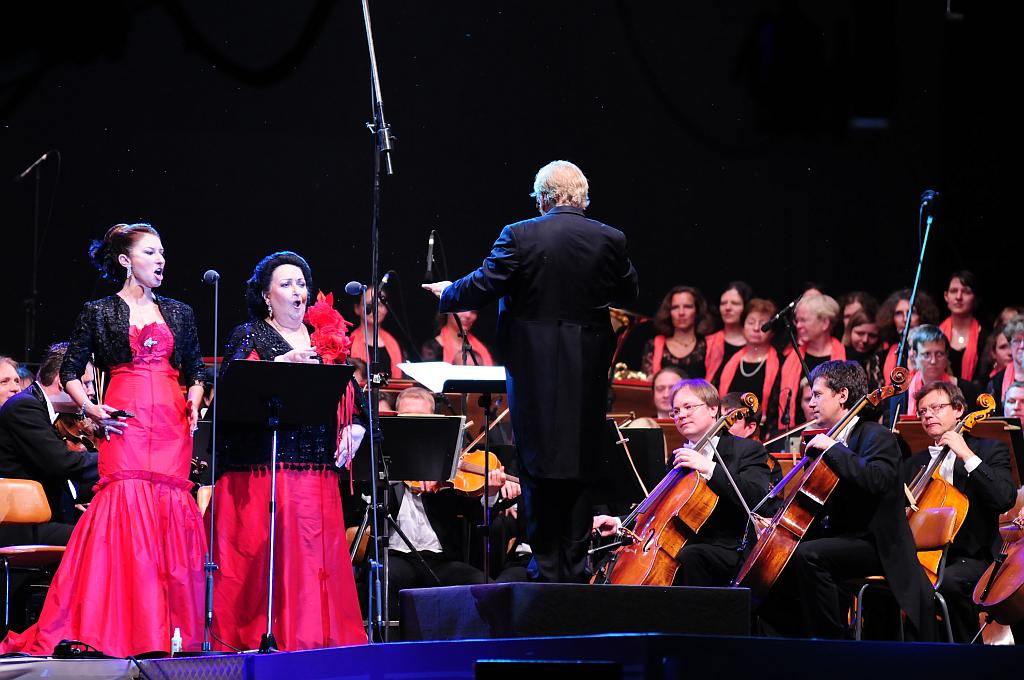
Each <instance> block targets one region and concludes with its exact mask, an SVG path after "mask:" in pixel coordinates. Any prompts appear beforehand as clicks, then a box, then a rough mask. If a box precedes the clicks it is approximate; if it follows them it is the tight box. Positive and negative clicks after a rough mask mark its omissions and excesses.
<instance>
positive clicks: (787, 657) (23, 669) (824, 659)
mask: <svg viewBox="0 0 1024 680" xmlns="http://www.w3.org/2000/svg"><path fill="white" fill-rule="evenodd" d="M545 662H547V663H545ZM1022 663H1024V648H1021V647H1008V646H983V645H973V646H971V645H952V644H938V643H934V644H915V643H897V642H866V641H865V642H852V641H840V642H837V641H825V640H781V639H775V638H758V637H725V636H701V635H664V634H626V635H624V634H614V635H587V636H572V637H543V638H512V639H494V640H458V641H438V642H393V643H388V644H376V645H366V646H360V647H340V648H331V649H318V650H310V651H303V652H279V653H275V654H263V655H261V654H233V655H225V656H217V657H205V658H204V657H187V658H176V659H157V660H148V661H141V662H140V663H139V665H138V666H135V665H134V664H133V662H130V661H125V660H65V661H55V660H52V659H30V658H14V659H2V660H0V680H4V679H6V678H29V677H47V678H93V679H95V680H107V679H114V678H118V679H120V678H151V679H153V680H176V679H181V680H205V679H209V680H280V679H282V678H285V679H287V680H299V679H300V678H303V679H306V678H309V679H314V680H316V679H320V680H328V679H339V680H341V679H346V680H356V679H359V680H395V679H403V680H406V679H408V680H412V679H419V678H422V679H431V680H438V679H439V678H453V679H455V678H466V679H468V678H475V677H479V678H492V679H493V678H519V679H520V680H543V679H544V678H558V680H568V679H569V678H588V680H601V679H603V678H623V679H629V680H641V679H642V680H668V679H671V678H695V677H698V674H707V675H706V676H705V677H707V678H711V679H715V680H717V678H729V679H731V678H745V677H749V678H752V679H756V680H768V679H772V678H779V679H783V678H785V679H787V680H788V679H792V678H803V677H806V678H815V679H816V680H820V678H822V677H825V678H827V679H828V680H839V679H843V678H857V680H863V679H864V678H865V677H878V678H890V677H901V676H903V677H923V676H922V674H928V673H935V675H934V677H942V678H948V677H958V676H961V674H963V675H962V677H981V676H983V675H987V674H988V673H990V672H993V671H1002V672H1004V673H1005V672H1010V673H1013V672H1016V670H1017V669H1019V668H1020V667H1021V665H1022ZM967 674H970V675H969V676H968V675H967Z"/></svg>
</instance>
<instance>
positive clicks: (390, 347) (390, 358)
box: [349, 287, 405, 378]
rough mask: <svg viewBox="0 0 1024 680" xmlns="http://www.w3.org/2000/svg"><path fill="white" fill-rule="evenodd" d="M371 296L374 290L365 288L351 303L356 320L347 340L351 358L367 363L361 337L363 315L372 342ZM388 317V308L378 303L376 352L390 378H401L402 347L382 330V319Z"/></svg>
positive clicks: (371, 350)
mask: <svg viewBox="0 0 1024 680" xmlns="http://www.w3.org/2000/svg"><path fill="white" fill-rule="evenodd" d="M373 296H374V289H373V288H372V287H371V288H367V289H366V293H364V294H363V295H362V296H361V297H360V296H356V297H355V299H354V301H353V303H352V311H353V312H354V313H355V316H356V319H355V324H354V325H353V326H352V332H351V333H350V334H349V338H351V339H352V354H351V356H352V357H354V358H356V359H362V360H363V361H368V359H367V358H366V340H365V339H364V337H363V315H364V314H365V315H366V329H367V332H368V333H369V334H370V340H371V342H372V340H373ZM387 317H388V308H387V307H386V306H385V305H384V303H383V302H381V303H380V328H379V329H378V333H377V334H378V336H379V338H380V343H381V348H380V351H379V352H378V356H379V357H380V361H381V363H382V364H384V366H386V367H388V368H389V370H390V371H391V377H392V378H401V377H402V371H401V369H399V368H398V364H400V363H401V362H402V361H404V360H405V359H404V358H403V356H402V347H401V345H399V344H398V340H395V336H393V335H391V333H388V332H387V331H386V330H384V326H383V324H384V319H386V318H387ZM370 355H371V356H372V355H373V345H372V344H371V345H370Z"/></svg>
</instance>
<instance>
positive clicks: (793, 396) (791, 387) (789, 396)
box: [778, 338, 846, 430]
mask: <svg viewBox="0 0 1024 680" xmlns="http://www.w3.org/2000/svg"><path fill="white" fill-rule="evenodd" d="M803 356H807V350H806V349H804V348H803V347H801V348H800V357H803ZM829 358H830V359H832V360H833V361H835V360H842V361H845V360H846V347H844V346H843V343H842V342H840V341H839V340H837V339H836V338H832V353H831V355H830V356H829ZM802 377H803V369H802V368H801V367H800V358H799V357H797V355H796V352H790V354H789V356H788V357H787V358H786V363H784V364H783V365H782V381H781V383H780V386H779V423H778V426H779V429H780V430H784V429H786V427H787V425H786V424H785V423H783V422H782V416H783V414H784V413H786V412H787V411H788V412H789V414H790V418H791V419H793V418H796V407H797V403H796V400H797V397H799V396H800V378H802ZM783 399H785V400H786V402H787V403H788V404H789V408H788V409H787V408H786V407H785V404H784V403H783ZM794 422H795V421H794Z"/></svg>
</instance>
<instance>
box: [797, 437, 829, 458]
mask: <svg viewBox="0 0 1024 680" xmlns="http://www.w3.org/2000/svg"><path fill="white" fill-rule="evenodd" d="M835 444H836V440H835V439H832V437H829V436H828V435H827V434H825V433H824V432H821V433H819V434H816V435H814V439H812V440H811V441H809V442H808V443H807V446H806V448H805V449H804V455H805V456H809V457H811V458H817V457H818V456H820V455H821V454H822V453H824V452H825V451H828V450H829V449H830V448H831V447H833V446H835Z"/></svg>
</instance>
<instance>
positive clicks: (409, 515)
mask: <svg viewBox="0 0 1024 680" xmlns="http://www.w3.org/2000/svg"><path fill="white" fill-rule="evenodd" d="M395 408H396V410H397V411H398V413H399V415H432V414H433V413H434V397H433V395H431V393H430V392H428V391H427V390H425V389H423V388H422V387H408V388H406V389H404V390H402V392H400V393H399V395H398V401H397V403H396V406H395ZM490 480H491V483H490V485H489V486H490V494H491V497H492V498H496V496H497V493H498V492H499V491H500V490H501V489H502V487H503V486H505V482H506V481H507V480H506V479H505V473H504V471H503V470H502V469H501V468H497V469H493V470H491V472H490ZM420 486H422V489H423V490H422V492H417V491H415V490H414V489H413V488H412V487H410V486H409V485H407V484H406V483H405V482H395V481H393V482H392V483H391V486H390V489H389V498H388V509H389V510H390V512H391V513H392V516H393V517H394V519H395V522H397V524H398V526H399V527H400V528H401V529H402V531H403V532H404V533H405V535H406V537H408V539H409V542H410V543H411V544H412V545H408V544H406V542H405V541H404V540H403V539H402V537H401V536H400V535H399V534H398V533H397V532H396V531H395V530H394V529H393V528H392V529H391V530H390V534H389V545H390V550H389V552H388V569H389V572H390V574H389V580H388V582H389V594H388V601H389V608H390V610H391V616H392V618H398V616H397V615H398V612H399V598H398V593H399V591H401V590H404V589H406V588H429V587H431V586H439V585H440V586H456V585H469V584H476V583H483V582H484V574H483V572H482V571H481V570H480V569H478V568H477V567H475V566H473V565H472V564H469V563H468V562H466V561H464V555H465V554H466V552H467V546H466V544H465V542H464V535H465V533H466V532H465V526H464V521H466V520H468V521H469V522H471V523H474V524H475V523H478V520H479V516H480V513H481V500H480V499H476V498H471V497H469V496H464V495H461V494H459V493H457V492H456V491H455V490H454V489H450V488H447V487H445V486H443V485H442V484H441V483H440V482H420ZM463 518H465V519H463ZM413 551H415V552H417V553H419V557H420V558H422V562H421V561H420V559H418V558H417V557H416V556H415V555H413V554H412V553H413Z"/></svg>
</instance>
